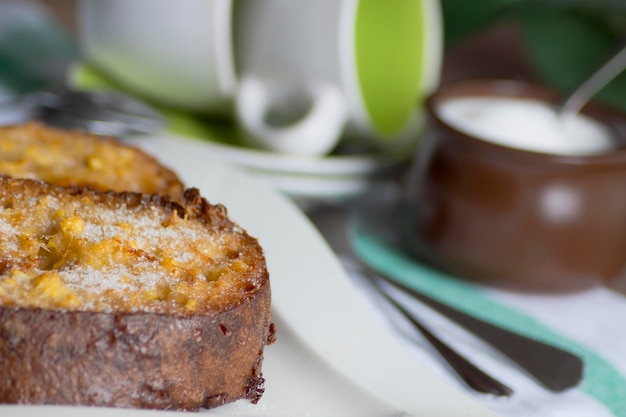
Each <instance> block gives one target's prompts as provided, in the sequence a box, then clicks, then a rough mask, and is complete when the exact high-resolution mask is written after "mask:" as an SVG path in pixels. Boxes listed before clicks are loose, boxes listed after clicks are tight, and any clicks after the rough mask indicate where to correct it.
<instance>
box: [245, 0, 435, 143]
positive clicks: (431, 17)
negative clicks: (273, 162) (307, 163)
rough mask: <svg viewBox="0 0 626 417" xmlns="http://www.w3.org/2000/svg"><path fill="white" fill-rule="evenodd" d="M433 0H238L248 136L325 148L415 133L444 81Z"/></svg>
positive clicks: (391, 140) (400, 139)
mask: <svg viewBox="0 0 626 417" xmlns="http://www.w3.org/2000/svg"><path fill="white" fill-rule="evenodd" d="M439 19H440V16H439V10H438V3H437V2H436V1H435V0H422V1H419V0H394V2H385V1H381V0H291V1H290V0H239V1H238V2H236V3H235V11H234V37H235V40H234V45H235V56H236V62H237V71H238V77H239V81H240V82H239V91H238V94H237V103H236V104H237V107H236V109H237V110H236V111H237V115H238V119H239V122H240V125H241V127H242V129H243V131H244V132H245V133H246V136H247V137H248V138H249V140H250V141H251V142H252V143H254V144H256V145H258V146H261V147H263V148H266V149H270V150H273V151H278V152H287V153H293V154H313V155H319V154H325V153H328V152H329V151H331V150H332V149H333V148H334V147H335V146H336V145H337V143H338V142H339V140H341V139H342V138H346V137H348V138H350V137H358V138H359V140H367V141H369V142H370V143H373V144H375V145H378V146H396V145H399V144H402V143H405V142H406V141H408V140H412V139H414V138H415V136H416V135H417V132H418V130H419V129H420V127H421V126H422V124H423V119H422V117H421V115H422V112H421V109H420V106H419V102H420V100H421V98H423V97H424V95H425V94H427V93H429V92H430V91H432V89H433V88H434V87H435V85H436V83H437V78H438V77H437V75H436V74H437V73H438V71H439V65H440V63H439V60H440V53H439V49H440V47H441V39H440V38H439V36H440V29H441V25H440V21H439Z"/></svg>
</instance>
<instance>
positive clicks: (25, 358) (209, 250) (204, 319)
mask: <svg viewBox="0 0 626 417" xmlns="http://www.w3.org/2000/svg"><path fill="white" fill-rule="evenodd" d="M272 340H273V326H272V325H271V316H270V287H269V276H268V272H267V269H266V264H265V258H264V255H263V251H262V249H261V247H260V246H259V244H258V242H257V241H256V239H254V238H252V237H250V236H249V235H248V234H247V233H246V232H245V231H244V230H242V229H241V228H240V227H239V226H237V225H236V224H235V223H233V222H232V221H231V220H230V219H229V218H228V217H227V213H226V210H225V208H224V207H222V206H220V205H211V204H210V203H208V202H207V201H206V200H205V199H203V198H201V197H200V195H199V193H198V191H197V190H195V189H189V190H187V191H186V192H185V193H184V195H183V197H182V199H181V201H180V202H172V201H171V200H170V199H169V198H168V197H163V196H158V195H156V194H155V195H146V194H139V193H130V192H123V193H118V192H112V191H111V192H102V191H98V190H94V189H89V188H84V187H60V186H56V185H52V184H49V183H44V182H41V181H36V180H29V179H15V178H11V177H8V176H0V363H2V366H0V402H5V403H29V404H73V405H77V404H83V405H99V406H115V407H142V408H160V409H186V410H196V409H198V408H200V407H207V408H209V407H215V406H217V405H220V404H223V403H226V402H231V401H234V400H237V399H240V398H248V399H251V400H253V401H256V400H257V399H258V398H259V397H260V395H261V393H262V391H263V378H262V376H261V362H262V357H263V350H264V346H265V345H266V344H267V343H270V342H271V341H272Z"/></svg>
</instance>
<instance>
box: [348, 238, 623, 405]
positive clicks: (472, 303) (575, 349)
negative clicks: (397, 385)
mask: <svg viewBox="0 0 626 417" xmlns="http://www.w3.org/2000/svg"><path fill="white" fill-rule="evenodd" d="M352 240H353V244H354V250H355V252H356V253H357V254H358V255H359V257H360V258H361V259H362V260H363V261H364V262H366V263H367V264H368V265H369V266H370V267H372V268H374V269H376V270H378V271H380V272H381V273H383V274H384V275H386V276H388V277H389V278H391V279H393V280H396V281H397V282H398V283H399V284H402V285H405V286H407V287H409V288H412V289H414V290H417V291H420V292H422V293H424V294H427V295H429V296H431V297H432V298H434V299H437V300H439V301H441V302H443V303H446V304H448V305H451V306H454V307H456V308H458V309H459V310H462V311H464V312H466V313H468V314H471V315H473V316H475V317H478V318H481V319H483V320H485V321H488V322H491V323H494V324H497V325H500V326H502V327H505V328H508V329H510V330H512V331H515V332H517V333H520V334H524V335H527V336H530V337H533V338H535V339H538V340H542V341H544V342H546V343H550V344H552V345H554V346H558V347H560V348H563V349H567V350H569V351H570V352H572V353H574V354H577V355H579V356H580V357H581V358H582V359H583V361H584V362H585V370H584V379H583V382H582V384H581V386H580V389H581V390H582V391H583V392H585V393H586V394H588V395H589V396H591V397H593V398H595V399H596V400H597V401H598V402H600V403H602V404H604V405H605V407H607V408H608V409H609V410H611V412H612V413H613V414H614V415H615V416H616V417H622V416H626V395H624V394H625V392H626V378H625V377H624V376H623V375H622V374H620V372H618V371H617V370H616V369H615V368H614V367H613V366H612V364H611V363H610V362H609V361H608V360H606V359H605V358H603V357H602V356H600V355H599V354H597V353H596V352H594V351H592V350H590V349H589V348H587V347H585V346H583V345H581V344H580V343H578V342H576V341H574V340H572V339H569V338H567V337H565V336H563V335H561V334H559V333H558V332H556V331H555V330H553V329H552V328H550V327H548V326H546V325H544V324H542V323H541V322H539V321H537V320H536V319H534V318H533V317H531V316H528V315H526V314H524V313H522V312H520V311H517V310H514V309H512V308H510V307H507V306H506V305H503V304H501V303H499V302H497V301H495V300H493V299H492V298H490V297H488V295H487V294H485V293H484V292H483V291H481V289H480V288H478V287H476V286H473V285H472V284H470V283H467V282H463V281H460V280H458V279H456V278H454V277H451V276H449V275H446V274H444V273H441V272H439V271H436V270H434V269H431V268H428V267H426V266H424V265H422V264H420V263H418V262H417V261H415V260H413V259H412V258H410V257H409V256H407V255H405V254H403V253H402V251H398V250H396V249H395V248H394V247H392V246H390V245H388V244H387V243H385V242H384V241H382V240H381V239H379V238H376V237H375V236H373V235H368V234H367V233H365V232H363V231H362V230H358V229H355V230H353V235H352Z"/></svg>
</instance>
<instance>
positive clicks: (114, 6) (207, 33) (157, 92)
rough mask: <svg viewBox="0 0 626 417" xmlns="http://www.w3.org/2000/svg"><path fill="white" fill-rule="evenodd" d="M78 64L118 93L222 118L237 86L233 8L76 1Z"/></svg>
mask: <svg viewBox="0 0 626 417" xmlns="http://www.w3.org/2000/svg"><path fill="white" fill-rule="evenodd" d="M79 5H80V9H79V13H80V17H79V31H80V33H79V41H80V47H81V52H82V53H83V55H84V59H85V60H86V61H87V62H88V63H89V64H90V65H93V66H94V67H95V68H96V69H97V70H99V71H101V72H102V73H103V74H104V75H106V76H107V77H109V78H110V79H111V80H113V81H115V82H116V83H118V84H119V85H120V86H121V87H123V88H125V89H128V90H129V91H131V92H133V93H136V94H137V95H139V96H141V97H144V98H146V99H149V100H151V101H154V102H156V103H161V104H165V105H167V106H171V107H174V108H181V109H184V110H191V111H195V112H202V113H209V114H218V115H225V114H230V113H231V111H232V99H233V96H234V94H235V92H236V88H237V80H236V75H235V66H234V60H233V48H232V36H231V33H232V10H233V8H232V0H184V1H181V2H172V1H171V0H105V1H101V0H81V2H80V3H79Z"/></svg>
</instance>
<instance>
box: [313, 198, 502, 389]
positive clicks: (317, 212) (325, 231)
mask: <svg viewBox="0 0 626 417" xmlns="http://www.w3.org/2000/svg"><path fill="white" fill-rule="evenodd" d="M339 210H340V211H337V210H336V209H333V208H330V207H320V206H318V207H316V208H315V209H313V210H312V211H310V212H308V213H307V214H308V215H309V218H310V219H311V220H312V221H313V223H314V224H315V225H316V226H317V227H318V229H319V230H320V232H321V233H322V235H324V237H325V238H326V240H327V241H328V243H329V244H330V246H331V248H332V249H333V250H334V251H335V253H336V254H337V255H338V257H339V259H340V260H341V261H342V263H343V264H344V266H345V267H346V269H347V270H348V271H353V272H358V273H359V275H360V276H362V277H364V278H367V279H368V282H369V283H370V286H371V287H372V289H374V290H376V291H377V293H378V294H380V295H381V296H382V297H383V298H385V299H386V301H387V302H388V303H390V304H392V305H393V306H394V308H395V309H396V310H397V311H398V312H400V313H401V314H402V315H403V316H404V318H405V319H407V320H408V321H409V322H410V323H411V324H412V325H413V327H414V328H415V329H417V330H418V331H419V332H420V333H421V334H422V335H424V337H425V338H426V339H427V340H428V341H429V343H430V344H431V346H433V347H434V348H435V349H436V350H437V352H439V354H440V355H441V357H442V358H443V359H444V360H445V361H446V362H447V363H448V364H449V365H450V367H451V368H452V369H453V370H454V371H455V372H456V374H457V375H458V376H459V377H460V378H461V380H463V381H464V382H465V383H466V384H467V386H468V387H470V388H471V389H473V390H474V391H476V392H480V393H483V394H489V395H493V396H497V397H509V396H510V395H512V394H513V390H512V389H511V388H510V387H508V386H507V385H505V384H503V383H502V382H500V381H498V380H497V379H495V378H494V377H492V376H490V375H488V374H487V373H486V372H485V371H483V370H481V369H480V368H478V367H477V366H476V365H474V364H473V363H472V362H471V361H469V360H468V359H467V358H465V357H464V356H462V355H461V354H459V353H458V352H456V351H455V350H454V349H452V348H451V347H450V346H449V345H447V344H446V343H445V342H443V341H442V340H441V339H439V338H438V337H437V336H435V334H433V333H432V332H431V331H430V330H429V329H428V328H427V327H426V326H424V325H423V324H422V323H421V322H420V321H419V320H417V318H415V317H414V316H412V315H411V314H410V313H408V312H407V311H406V310H405V309H404V308H403V307H402V306H401V305H400V304H399V303H398V302H397V301H395V300H394V299H393V298H392V297H390V296H389V295H388V294H387V293H386V292H385V291H384V290H383V288H382V287H381V286H380V285H379V284H378V281H377V280H378V276H377V275H376V273H375V272H374V271H373V270H371V269H369V268H368V267H367V266H365V264H363V263H362V262H360V261H359V260H358V258H357V257H356V255H354V254H353V253H352V252H351V251H350V247H349V246H346V243H347V240H346V238H345V237H344V236H343V233H342V231H343V232H346V230H345V226H346V222H345V221H344V220H343V219H342V217H341V216H342V212H343V210H345V209H339ZM342 226H344V227H342Z"/></svg>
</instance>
